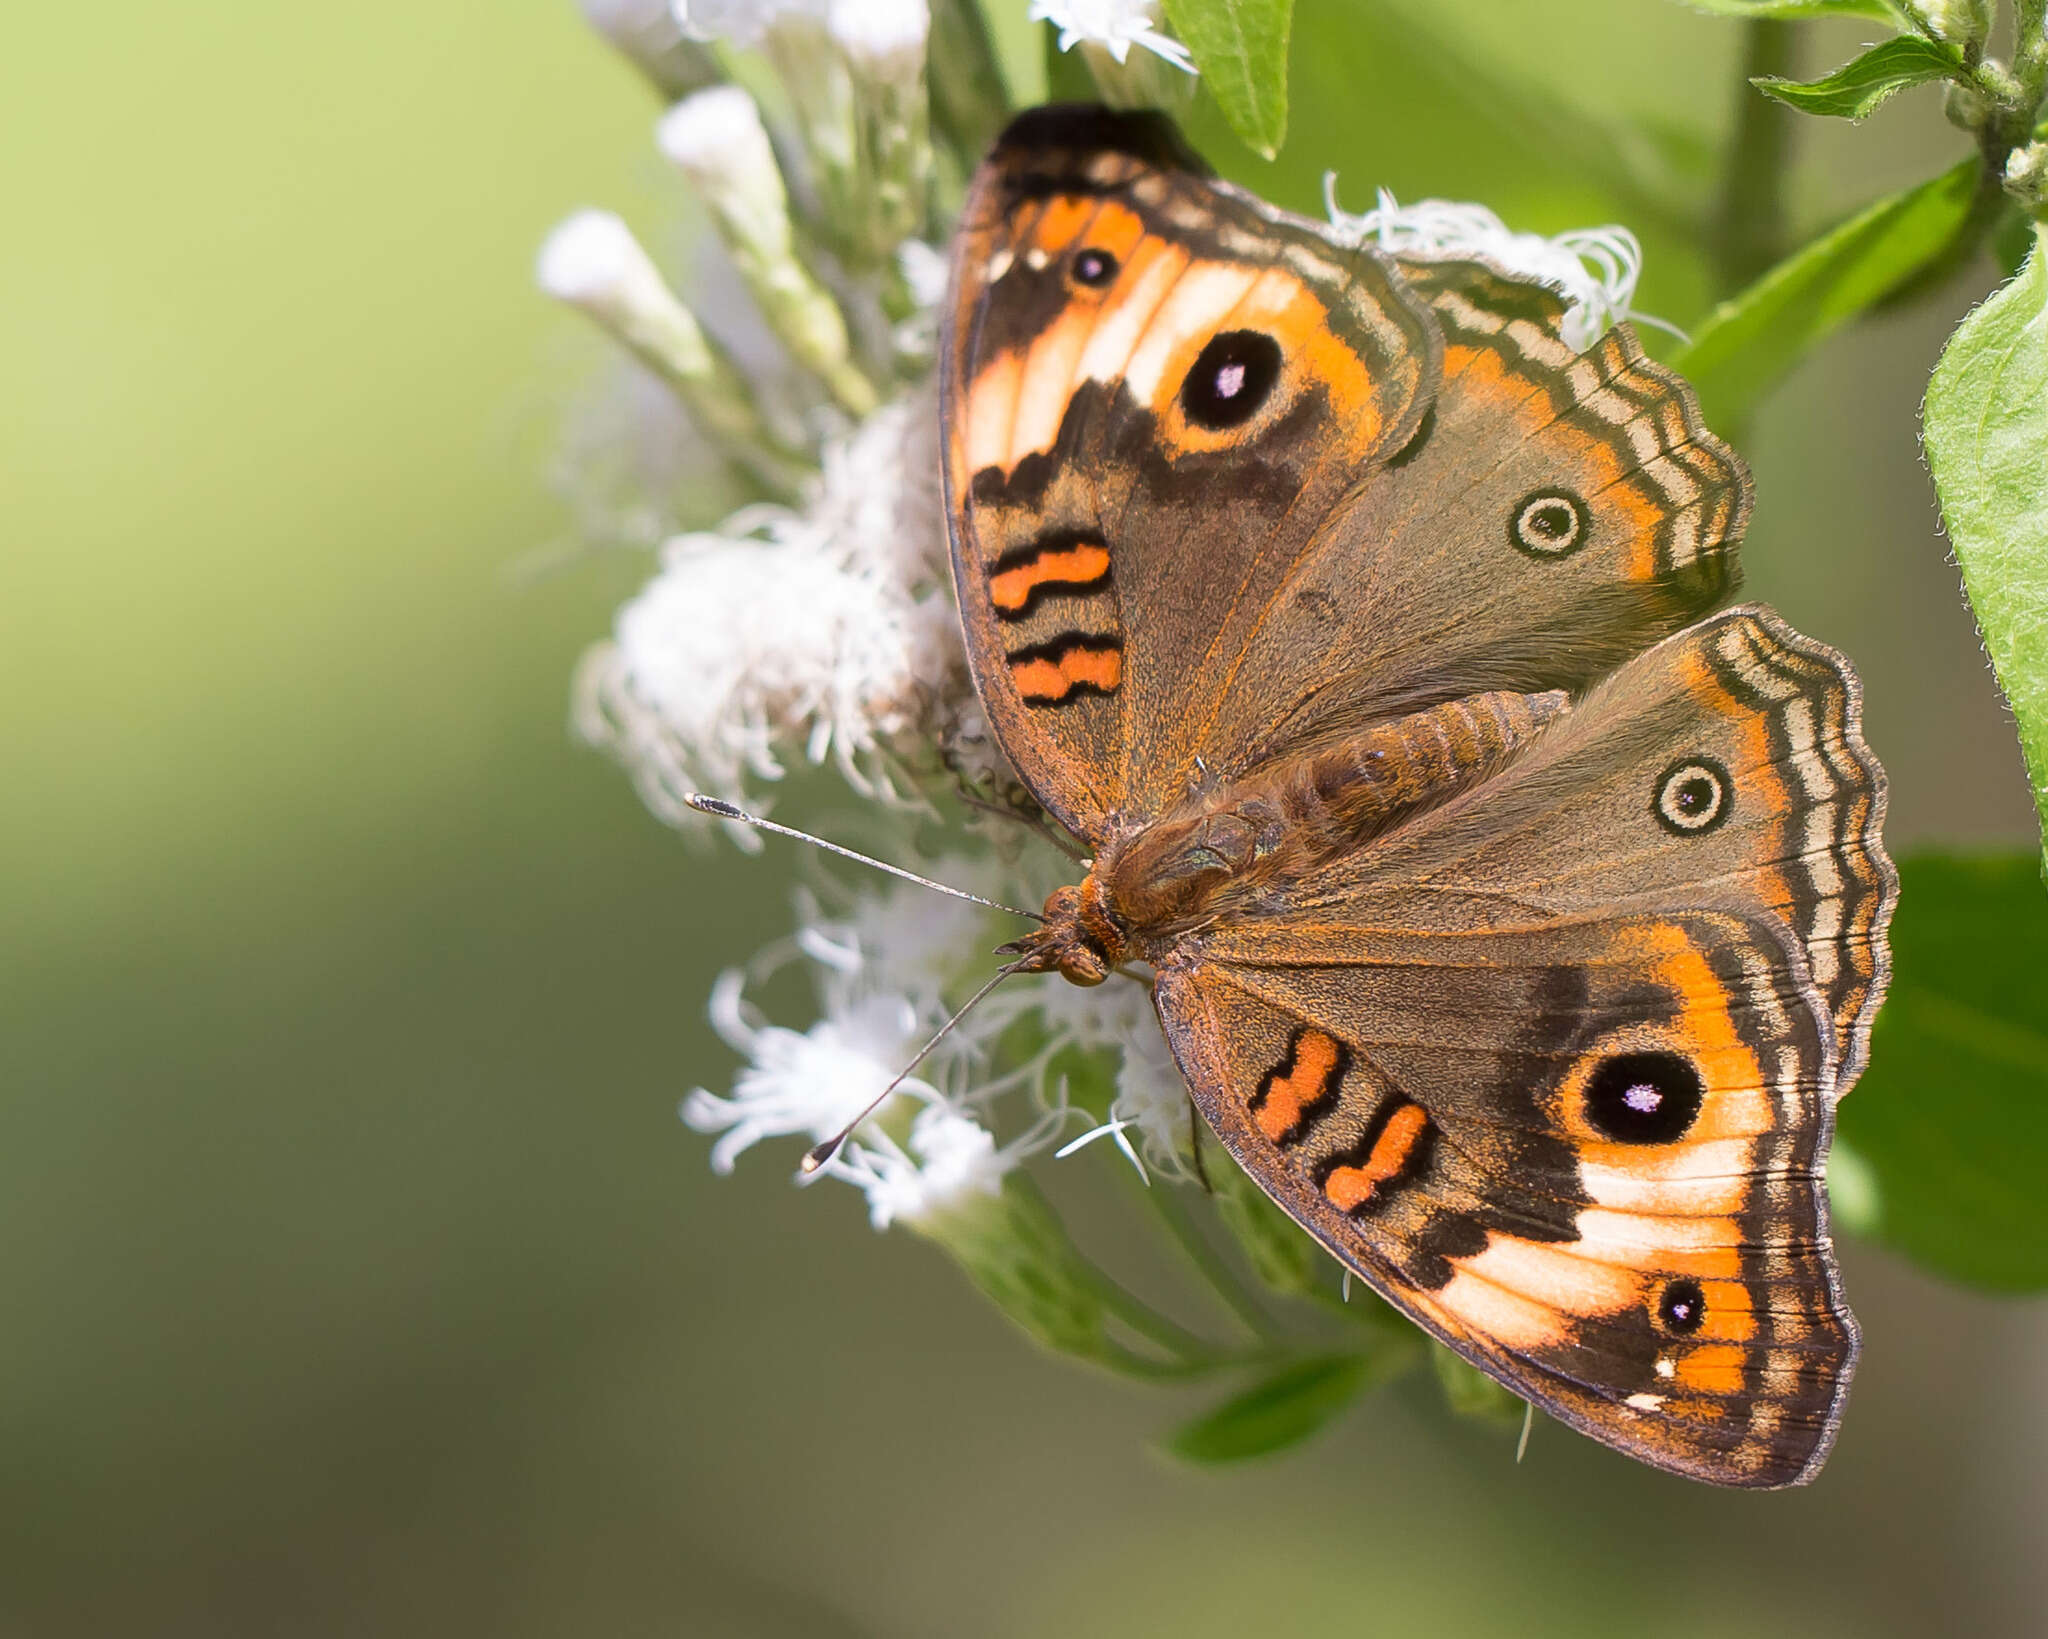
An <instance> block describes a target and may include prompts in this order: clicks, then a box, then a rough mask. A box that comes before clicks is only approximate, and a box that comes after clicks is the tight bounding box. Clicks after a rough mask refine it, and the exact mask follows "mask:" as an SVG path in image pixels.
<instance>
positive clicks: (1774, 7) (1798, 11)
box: [1685, 0, 1902, 23]
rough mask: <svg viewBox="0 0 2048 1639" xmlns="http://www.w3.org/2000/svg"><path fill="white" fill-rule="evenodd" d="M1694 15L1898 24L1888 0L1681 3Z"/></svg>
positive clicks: (1895, 10)
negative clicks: (1852, 19)
mask: <svg viewBox="0 0 2048 1639" xmlns="http://www.w3.org/2000/svg"><path fill="white" fill-rule="evenodd" d="M1685 4H1686V5H1688V6H1690V7H1692V9H1693V10H1694V11H1712V12H1718V13H1720V15H1722V16H1723V17H1782V18H1793V17H1874V18H1876V19H1877V20H1878V21H1879V22H1881V23H1898V22H1900V21H1902V19H1901V18H1900V15H1899V9H1898V7H1896V6H1894V5H1892V4H1891V3H1890V0H1685Z"/></svg>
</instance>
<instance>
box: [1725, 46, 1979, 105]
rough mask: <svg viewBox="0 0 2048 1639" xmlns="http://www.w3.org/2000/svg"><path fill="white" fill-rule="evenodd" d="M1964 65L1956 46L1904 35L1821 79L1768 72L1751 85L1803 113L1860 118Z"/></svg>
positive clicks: (1948, 75)
mask: <svg viewBox="0 0 2048 1639" xmlns="http://www.w3.org/2000/svg"><path fill="white" fill-rule="evenodd" d="M1962 66H1963V54H1962V53H1961V52H1960V51H1958V50H1956V48H1955V47H1954V46H1952V45H1945V44H1940V43H1937V42H1936V41H1933V40H1923V39H1921V38H1920V37H1919V36H1917V35H1912V34H1901V35H1899V36H1898V37H1896V38H1895V39H1890V40H1887V41H1885V42H1884V43H1883V44H1882V45H1877V46H1872V47H1871V48H1870V49H1869V50H1868V51H1866V52H1864V53H1863V55H1862V56H1860V57H1858V58H1856V59H1855V60H1854V61H1853V62H1847V63H1844V64H1843V65H1842V66H1841V67H1840V68H1838V69H1836V70H1835V71H1834V73H1832V74H1829V75H1826V76H1824V77H1823V78H1821V79H1818V80H1786V79H1780V78H1778V77H1776V76H1775V75H1765V76H1762V77H1760V78H1758V79H1754V80H1751V81H1750V82H1749V83H1750V84H1751V85H1753V86H1755V87H1756V88H1757V89H1758V90H1759V91H1761V92H1763V93H1764V95H1765V96H1767V97H1776V98H1777V99H1778V101H1780V102H1782V103H1789V104H1791V106H1792V107H1794V108H1796V109H1798V110H1799V111H1800V112H1801V113H1803V114H1826V115H1830V116H1832V117H1834V118H1836V119H1846V120H1860V119H1862V118H1863V117H1864V116H1865V115H1866V114H1868V113H1869V112H1870V111H1871V110H1872V109H1874V108H1876V107H1877V105H1878V104H1879V103H1881V102H1883V101H1884V100H1885V99H1886V98H1887V97H1889V96H1891V95H1892V93H1893V92H1895V91H1903V90H1905V89H1906V87H1907V86H1909V85H1925V84H1926V83H1927V82H1928V81H1929V80H1946V79H1948V78H1950V77H1951V76H1952V75H1954V74H1955V72H1956V71H1957V70H1958V69H1960V68H1961V67H1962Z"/></svg>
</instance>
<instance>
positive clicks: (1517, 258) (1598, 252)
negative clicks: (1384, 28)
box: [1323, 172, 1656, 352]
mask: <svg viewBox="0 0 2048 1639" xmlns="http://www.w3.org/2000/svg"><path fill="white" fill-rule="evenodd" d="M1323 197H1324V201H1325V203H1326V204H1327V205H1328V207H1329V212H1330V225H1331V227H1332V229H1333V230H1335V232H1336V233H1337V234H1338V235H1340V236H1341V237H1343V238H1346V239H1349V240H1350V241H1352V242H1353V243H1354V244H1364V243H1365V242H1366V241H1368V240H1370V241H1372V242H1374V243H1375V244H1377V245H1378V246H1379V248H1380V249H1381V250H1384V251H1386V252H1388V253H1389V254H1390V255H1404V256H1425V257H1435V256H1442V257H1456V256H1479V257H1483V258H1485V259H1486V260H1487V261H1489V262H1492V263H1493V264H1494V265H1495V266H1496V267H1498V268H1501V269H1502V270H1504V271H1505V272H1508V273H1516V274H1520V275H1521V276H1522V277H1523V278H1526V279H1537V280H1540V281H1541V282H1542V283H1544V284H1547V285H1549V286H1550V287H1551V288H1552V289H1553V290H1556V291H1558V292H1559V293H1560V294H1561V295H1563V296H1565V297H1566V298H1567V299H1568V300H1569V301H1570V302H1571V304H1572V305H1571V307H1570V308H1569V309H1568V310H1567V312H1566V313H1565V317H1564V339H1565V341H1566V343H1567V344H1568V345H1569V346H1571V347H1573V348H1575V349H1576V350H1578V351H1579V352H1584V351H1585V350H1586V349H1587V348H1588V347H1591V346H1592V345H1593V343H1594V342H1596V341H1598V340H1599V339H1600V338H1601V337H1602V336H1604V335H1605V334H1606V333H1607V332H1608V330H1609V329H1610V328H1612V327H1613V326H1614V325H1617V324H1619V323H1620V322H1621V321H1622V320H1623V319H1626V318H1629V317H1630V316H1631V315H1630V311H1629V304H1630V303H1631V302H1633V301H1634V300H1635V294H1636V280H1637V279H1638V278H1639V277H1640V276H1641V274H1642V271H1643V248H1642V246H1641V245H1639V244H1637V243H1636V236H1635V235H1634V234H1632V233H1630V232H1629V231H1628V229H1627V228H1623V227H1604V228H1578V229H1574V230H1573V231H1571V232H1569V233H1560V234H1558V235H1557V236H1556V237H1554V238H1550V239H1546V238H1544V237H1543V235H1541V234H1538V233H1516V232H1515V231H1514V230H1513V229H1511V228H1510V227H1509V226H1508V225H1507V224H1506V223H1505V222H1503V221H1502V220H1501V219H1500V218H1499V217H1498V216H1495V215H1494V214H1493V212H1492V211H1490V210H1488V209H1487V208H1486V207H1485V206H1484V205H1473V204H1467V203H1464V202H1462V201H1458V200H1452V199H1423V200H1418V201H1416V203H1414V204H1412V205H1403V204H1400V203H1399V202H1398V201H1397V200H1396V199H1395V198H1394V196H1393V195H1392V194H1390V193H1389V192H1387V190H1386V189H1384V188H1382V189H1381V190H1380V194H1379V203H1378V204H1377V205H1376V206H1374V208H1373V209H1371V210H1369V211H1366V212H1364V213H1363V214H1362V215H1354V214H1352V213H1350V212H1347V211H1344V210H1341V209H1339V208H1338V205H1337V178H1336V173H1334V172H1331V173H1329V174H1327V175H1325V176H1324V178H1323ZM1638 317H1640V315H1638ZM1644 322H1647V323H1655V322H1656V321H1654V320H1645V321H1644Z"/></svg>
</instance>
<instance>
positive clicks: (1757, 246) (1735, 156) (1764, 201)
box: [1707, 18, 1799, 296]
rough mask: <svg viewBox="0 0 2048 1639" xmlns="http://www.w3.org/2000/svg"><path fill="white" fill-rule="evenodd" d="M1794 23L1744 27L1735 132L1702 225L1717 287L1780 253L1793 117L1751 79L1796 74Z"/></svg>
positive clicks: (1742, 280)
mask: <svg viewBox="0 0 2048 1639" xmlns="http://www.w3.org/2000/svg"><path fill="white" fill-rule="evenodd" d="M1796 27H1797V25H1795V24H1792V23H1786V22H1775V21H1772V20H1770V19H1768V18H1752V19H1751V20H1750V21H1749V22H1748V23H1746V24H1744V25H1743V47H1742V84H1741V86H1740V88H1739V89H1738V91H1737V93H1736V103H1735V135H1734V137H1733V139H1732V140H1731V141H1730V143H1729V145H1728V164H1727V168H1726V171H1725V173H1724V175H1723V178H1722V183H1721V197H1720V199H1719V201H1718V202H1717V203H1716V205H1715V209H1714V216H1713V221H1712V224H1711V225H1710V227H1709V229H1708V237H1707V248H1708V253H1709V255H1710V257H1711V259H1712V262H1713V267H1714V278H1715V283H1716V286H1717V287H1718V290H1719V293H1720V294H1721V295H1723V296H1726V295H1731V294H1733V293H1734V292H1735V291H1738V290H1741V289H1742V288H1743V287H1745V286H1746V285H1748V284H1750V283H1751V282H1752V281H1754V280H1755V279H1756V278H1757V277H1758V276H1759V275H1760V274H1762V273H1763V272H1764V270H1765V269H1767V268H1769V267H1771V266H1773V265H1775V264H1776V263H1777V262H1778V261H1779V259H1780V258H1782V257H1783V256H1784V254H1785V247H1786V234H1785V195H1784V182H1785V173H1786V170H1787V168H1788V167H1789V165H1790V163H1791V154H1792V131H1793V126H1794V122H1795V121H1796V119H1797V118H1798V116H1797V115H1796V114H1795V113H1794V112H1793V110H1791V109H1790V108H1788V107H1786V106H1785V105H1784V104H1783V103H1781V102H1778V101H1777V100H1776V99H1775V98H1771V97H1766V96H1765V95H1763V93H1762V92H1760V91H1758V90H1757V89H1756V88H1755V87H1754V86H1752V85H1751V84H1750V83H1749V82H1750V81H1751V80H1752V79H1754V78H1757V77H1759V76H1763V75H1773V76H1780V77H1784V78H1796V77H1797V74H1796V71H1797V68H1798V58H1799V49H1798V47H1799V40H1798V35H1797V33H1796V32H1795V30H1796Z"/></svg>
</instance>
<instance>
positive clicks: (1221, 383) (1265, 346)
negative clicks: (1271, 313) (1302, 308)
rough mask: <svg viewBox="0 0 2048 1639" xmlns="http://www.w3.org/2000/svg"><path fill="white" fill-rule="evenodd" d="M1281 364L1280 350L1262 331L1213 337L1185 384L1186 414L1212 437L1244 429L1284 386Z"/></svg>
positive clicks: (1182, 390)
mask: <svg viewBox="0 0 2048 1639" xmlns="http://www.w3.org/2000/svg"><path fill="white" fill-rule="evenodd" d="M1280 362H1281V354H1280V344H1279V343H1278V342H1277V341H1275V340H1274V339H1273V338H1272V337H1271V336H1269V335H1267V334H1265V333H1264V332H1263V331H1259V330H1226V331H1224V332H1223V333H1222V334H1221V335H1219V336H1212V337H1211V338H1210V339H1209V345H1208V346H1206V347H1204V348H1203V349H1202V351H1201V353H1200V354H1199V355H1198V356H1197V357H1196V359H1195V363H1194V367H1193V368H1192V369H1190V370H1189V371H1188V374H1187V379H1186V380H1185V381H1183V382H1182V383H1181V387H1180V402H1181V408H1182V409H1183V410H1184V411H1186V412H1187V418H1188V420H1190V421H1191V422H1193V423H1194V424H1195V425H1196V426H1198V427H1205V428H1207V429H1208V430H1209V431H1211V432H1221V431H1223V430H1225V429H1226V428H1229V427H1241V426H1243V425H1244V424H1245V423H1246V422H1247V421H1249V420H1251V418H1252V417H1253V416H1255V415H1257V414H1258V413H1259V406H1260V405H1262V404H1264V403H1265V402H1266V400H1267V398H1268V397H1270V396H1271V395H1272V391H1273V389H1274V387H1275V386H1277V385H1278V384H1279V381H1280Z"/></svg>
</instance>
